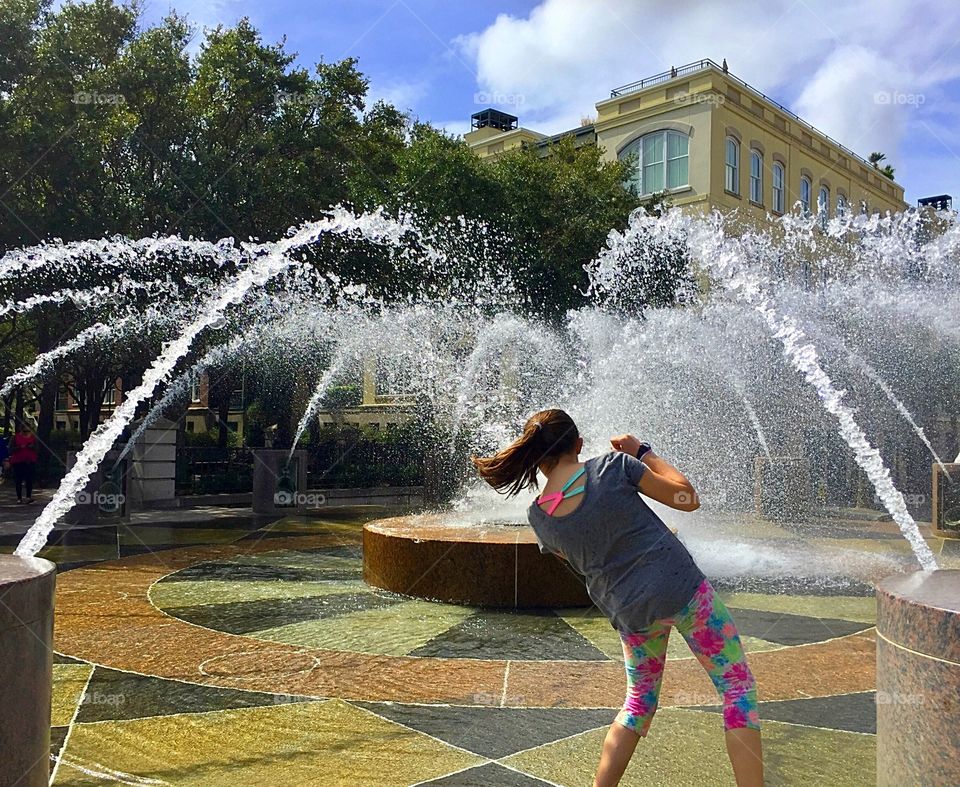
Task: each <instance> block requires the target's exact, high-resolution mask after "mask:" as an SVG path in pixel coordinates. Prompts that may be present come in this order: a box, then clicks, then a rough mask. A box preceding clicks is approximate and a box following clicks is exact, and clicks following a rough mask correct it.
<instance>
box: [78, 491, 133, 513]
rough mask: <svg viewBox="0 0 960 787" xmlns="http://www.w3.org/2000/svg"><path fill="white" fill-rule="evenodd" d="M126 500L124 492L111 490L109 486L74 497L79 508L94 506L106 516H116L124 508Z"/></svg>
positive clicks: (81, 492) (82, 492) (80, 493)
mask: <svg viewBox="0 0 960 787" xmlns="http://www.w3.org/2000/svg"><path fill="white" fill-rule="evenodd" d="M126 500H127V498H126V496H125V495H124V494H123V492H120V491H118V490H115V489H111V488H110V487H108V486H105V487H101V488H100V489H97V490H95V491H92V492H88V491H86V490H83V491H80V492H77V494H76V495H75V496H74V501H75V502H76V504H77V505H78V506H89V505H93V506H96V507H97V508H99V509H100V510H101V511H103V512H104V513H106V514H114V513H116V512H117V511H119V510H120V509H121V508H123V504H124V503H125V502H126Z"/></svg>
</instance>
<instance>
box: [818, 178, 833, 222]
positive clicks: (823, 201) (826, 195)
mask: <svg viewBox="0 0 960 787" xmlns="http://www.w3.org/2000/svg"><path fill="white" fill-rule="evenodd" d="M817 213H818V214H819V215H820V216H822V217H823V218H824V219H829V218H830V189H828V188H827V187H826V186H821V187H820V194H819V195H818V196H817Z"/></svg>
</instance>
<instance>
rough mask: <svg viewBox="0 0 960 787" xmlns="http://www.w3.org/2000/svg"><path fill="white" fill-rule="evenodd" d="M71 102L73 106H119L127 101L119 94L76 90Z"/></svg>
mask: <svg viewBox="0 0 960 787" xmlns="http://www.w3.org/2000/svg"><path fill="white" fill-rule="evenodd" d="M71 101H72V102H73V103H74V104H87V105H91V104H92V105H95V106H119V105H120V104H125V103H126V101H127V99H125V98H124V97H123V96H122V95H121V94H120V93H100V92H98V91H96V90H78V91H77V92H76V93H74V94H73V98H72V99H71Z"/></svg>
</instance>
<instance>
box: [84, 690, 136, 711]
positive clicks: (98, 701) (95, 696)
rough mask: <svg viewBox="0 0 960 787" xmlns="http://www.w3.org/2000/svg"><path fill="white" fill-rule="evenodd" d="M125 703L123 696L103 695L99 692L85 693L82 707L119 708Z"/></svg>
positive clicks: (125, 699) (125, 698)
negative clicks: (104, 706) (102, 706)
mask: <svg viewBox="0 0 960 787" xmlns="http://www.w3.org/2000/svg"><path fill="white" fill-rule="evenodd" d="M126 701H127V697H126V695H125V694H105V693H103V692H100V691H94V692H87V694H86V695H84V698H83V703H84V705H109V706H111V707H113V708H119V707H120V706H121V705H123V703H125V702H126Z"/></svg>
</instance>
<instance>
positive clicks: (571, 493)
mask: <svg viewBox="0 0 960 787" xmlns="http://www.w3.org/2000/svg"><path fill="white" fill-rule="evenodd" d="M585 472H587V468H585V467H581V468H580V469H579V470H578V471H577V472H576V473H574V474H573V475H572V476H570V480H569V481H567V483H565V484H564V485H563V486H562V487H560V493H561V494H562V495H563V497H564V499H566V498H568V497H573V496H574V495H579V494H580V493H581V492H582V491H583V490H584V489H586V488H587V487H586V485H585V484H581V485H580V486H578V487H577V488H576V489H570V487H571V486H573V483H574V481H576V480H577V479H578V478H580V476H582V475H583V474H584V473H585ZM568 489H570V491H569V492H567V490H568Z"/></svg>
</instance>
